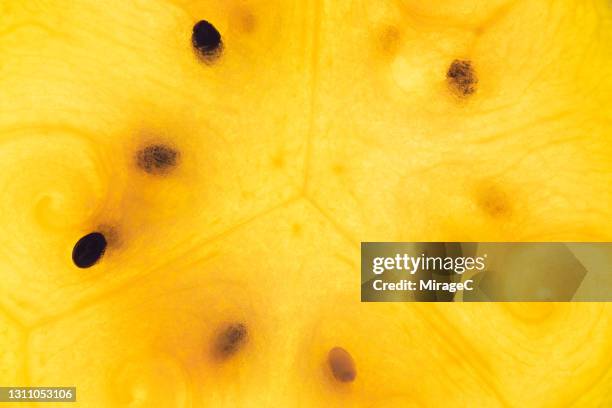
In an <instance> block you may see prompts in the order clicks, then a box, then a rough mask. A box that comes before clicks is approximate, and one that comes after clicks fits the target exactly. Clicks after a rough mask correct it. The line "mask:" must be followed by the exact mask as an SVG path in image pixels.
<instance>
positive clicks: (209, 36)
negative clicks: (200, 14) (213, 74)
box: [191, 20, 223, 62]
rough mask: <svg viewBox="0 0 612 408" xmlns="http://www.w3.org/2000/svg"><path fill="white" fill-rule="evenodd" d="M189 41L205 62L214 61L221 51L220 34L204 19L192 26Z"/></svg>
mask: <svg viewBox="0 0 612 408" xmlns="http://www.w3.org/2000/svg"><path fill="white" fill-rule="evenodd" d="M191 42H192V44H193V47H194V48H195V49H196V50H197V51H198V53H199V54H200V56H201V57H203V58H204V61H206V62H212V61H214V60H215V59H217V58H218V57H219V56H220V55H221V52H222V51H223V41H222V39H221V34H219V31H217V29H216V28H215V26H213V25H212V24H210V23H209V22H208V21H206V20H201V21H198V22H197V23H196V24H195V25H194V26H193V33H192V35H191Z"/></svg>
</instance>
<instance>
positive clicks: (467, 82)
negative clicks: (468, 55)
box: [446, 60, 478, 96]
mask: <svg viewBox="0 0 612 408" xmlns="http://www.w3.org/2000/svg"><path fill="white" fill-rule="evenodd" d="M446 78H447V79H448V83H449V85H450V86H451V88H452V89H454V90H455V91H456V92H458V93H459V94H460V95H462V96H468V95H471V94H473V93H474V92H476V84H477V83H478V78H476V73H475V72H474V67H472V63H471V62H470V61H464V60H454V61H453V62H452V63H451V65H450V67H449V68H448V72H447V73H446Z"/></svg>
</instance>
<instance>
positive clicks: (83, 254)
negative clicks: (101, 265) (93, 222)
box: [72, 232, 106, 268]
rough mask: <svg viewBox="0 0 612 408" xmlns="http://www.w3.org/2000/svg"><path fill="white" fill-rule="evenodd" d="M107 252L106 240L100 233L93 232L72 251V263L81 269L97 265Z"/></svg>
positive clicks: (79, 241) (82, 239) (80, 240)
mask: <svg viewBox="0 0 612 408" xmlns="http://www.w3.org/2000/svg"><path fill="white" fill-rule="evenodd" d="M105 251H106V238H105V237H104V235H103V234H102V233H100V232H92V233H91V234H87V235H85V236H84V237H83V238H81V239H79V240H78V241H77V243H76V245H75V246H74V248H73V249H72V261H73V262H74V264H75V265H76V266H78V267H79V268H89V267H91V266H93V265H95V264H96V263H97V262H98V261H99V260H100V258H102V255H104V252H105Z"/></svg>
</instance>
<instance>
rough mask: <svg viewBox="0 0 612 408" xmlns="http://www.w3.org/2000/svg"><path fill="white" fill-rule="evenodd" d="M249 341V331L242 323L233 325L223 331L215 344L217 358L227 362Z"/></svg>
mask: <svg viewBox="0 0 612 408" xmlns="http://www.w3.org/2000/svg"><path fill="white" fill-rule="evenodd" d="M247 340H248V331H247V328H246V326H245V325H244V324H242V323H232V324H230V325H228V326H226V327H225V328H223V329H222V330H221V332H220V333H219V334H218V335H217V339H216V341H215V344H214V350H213V352H214V355H215V357H216V358H218V359H221V360H225V359H227V358H229V357H231V356H232V355H234V354H236V352H238V350H240V348H242V346H243V345H244V344H245V343H246V341H247Z"/></svg>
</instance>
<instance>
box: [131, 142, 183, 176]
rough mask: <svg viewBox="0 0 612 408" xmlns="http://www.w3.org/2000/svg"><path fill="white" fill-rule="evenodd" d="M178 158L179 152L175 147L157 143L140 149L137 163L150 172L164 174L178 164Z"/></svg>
mask: <svg viewBox="0 0 612 408" xmlns="http://www.w3.org/2000/svg"><path fill="white" fill-rule="evenodd" d="M178 159H179V153H178V152H177V151H176V150H174V149H173V148H171V147H168V146H165V145H161V144H155V145H150V146H147V147H145V148H144V149H142V150H140V151H139V152H138V154H137V157H136V163H137V164H138V167H140V168H141V169H142V170H144V171H145V172H147V173H149V174H164V173H166V172H167V171H169V170H170V169H172V168H173V167H175V166H176V165H177V163H178Z"/></svg>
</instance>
